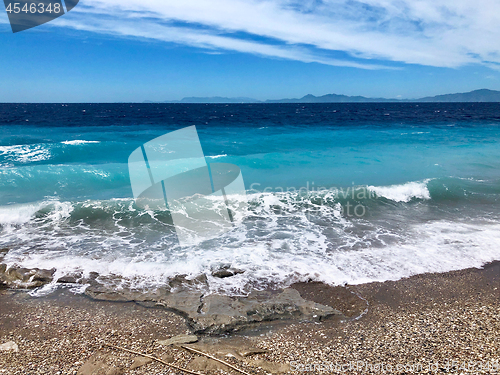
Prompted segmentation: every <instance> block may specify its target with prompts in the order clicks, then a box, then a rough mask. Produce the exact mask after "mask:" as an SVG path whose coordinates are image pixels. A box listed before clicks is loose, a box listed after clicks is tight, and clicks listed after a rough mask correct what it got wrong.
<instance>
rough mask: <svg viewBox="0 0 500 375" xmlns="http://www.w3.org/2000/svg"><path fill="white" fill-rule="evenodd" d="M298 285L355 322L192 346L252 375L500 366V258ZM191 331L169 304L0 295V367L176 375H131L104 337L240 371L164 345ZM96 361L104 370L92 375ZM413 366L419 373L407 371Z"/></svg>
mask: <svg viewBox="0 0 500 375" xmlns="http://www.w3.org/2000/svg"><path fill="white" fill-rule="evenodd" d="M292 288H293V289H295V290H297V291H298V292H299V293H300V295H301V297H302V298H303V299H304V300H307V301H310V302H315V303H318V304H321V305H327V306H331V307H333V308H334V309H338V310H340V311H341V312H342V313H343V315H344V316H345V317H346V318H347V319H343V318H342V319H337V318H338V317H337V318H335V317H334V318H330V319H324V320H321V321H314V320H312V321H311V320H309V321H300V320H295V321H287V320H279V321H278V322H268V323H266V324H263V325H252V326H250V327H249V328H248V329H247V330H243V331H240V332H237V333H234V334H224V335H219V336H208V335H198V339H199V341H198V342H197V343H193V344H191V346H192V347H193V348H198V349H201V350H203V351H205V352H207V353H210V354H212V355H215V356H217V357H219V358H221V359H224V360H228V361H229V362H231V363H232V364H234V365H236V366H238V367H240V368H242V369H244V370H245V371H249V372H254V373H280V372H302V371H306V370H315V371H317V372H330V373H332V372H333V373H360V374H361V373H362V374H365V373H382V370H383V369H384V367H383V366H384V365H385V366H386V367H385V370H386V372H389V373H392V372H394V373H416V372H419V373H437V372H439V371H440V372H444V373H446V372H449V373H454V372H455V373H459V371H458V370H459V368H458V367H457V368H456V369H454V367H453V366H452V365H454V362H453V361H457V363H459V364H462V362H464V361H465V362H467V363H468V362H471V364H473V365H474V366H475V367H474V368H473V370H475V371H474V373H493V372H492V371H491V368H489V370H485V371H479V366H480V365H481V366H482V367H485V366H486V364H492V365H494V363H498V361H499V359H500V339H499V337H498V332H500V262H493V263H490V264H487V265H485V266H484V267H483V268H482V269H467V270H461V271H453V272H448V273H443V274H422V275H416V276H413V277H410V278H407V279H402V280H399V281H387V282H383V283H378V282H376V283H369V284H362V285H356V286H347V287H346V288H344V287H329V286H326V285H324V284H320V283H314V282H312V283H300V284H295V285H294V286H292ZM358 296H359V297H361V298H359V297H358ZM367 307H368V308H367ZM366 308H367V309H366ZM365 309H366V311H365ZM360 312H361V314H360ZM188 333H192V330H191V329H190V327H189V326H188V325H187V324H186V320H185V319H184V317H182V316H180V315H179V314H175V313H174V312H172V311H168V310H166V309H164V308H162V307H161V306H154V307H146V306H142V305H139V304H137V303H133V302H109V301H96V300H92V299H90V298H88V297H85V296H82V295H72V294H70V293H69V292H68V291H65V290H62V291H61V292H58V293H55V294H53V295H48V296H46V297H38V298H32V297H30V296H28V295H27V294H26V292H24V291H14V290H10V289H7V290H1V291H0V344H3V343H6V342H10V341H13V342H15V343H16V344H17V345H18V347H19V351H18V352H12V351H11V352H7V351H2V352H0V373H5V374H27V373H29V374H58V373H60V374H98V373H103V374H105V373H107V374H125V373H127V374H128V373H130V374H160V373H173V371H172V370H170V369H168V368H167V367H166V366H165V365H162V364H160V363H148V364H144V365H143V366H140V367H138V368H136V369H134V370H131V369H130V366H131V365H132V364H133V363H134V357H136V356H135V355H132V354H128V353H125V352H120V351H116V350H113V349H110V348H106V347H103V343H105V342H106V343H110V344H113V345H119V346H122V347H126V348H129V349H133V350H136V351H139V352H143V353H149V354H152V355H156V356H158V357H164V358H167V360H168V361H172V362H173V363H175V364H176V365H179V366H181V367H185V368H188V369H191V370H195V371H200V372H202V373H214V374H215V373H220V371H223V372H224V373H234V371H232V370H229V369H228V368H226V367H225V366H223V365H220V366H219V365H217V364H216V362H214V361H212V360H207V359H204V360H202V359H200V358H202V357H199V356H198V355H195V354H192V353H187V352H186V351H185V350H182V349H179V348H175V347H170V346H163V345H161V344H159V341H160V340H165V339H168V338H170V337H173V336H177V335H180V334H188ZM256 348H258V349H260V351H261V352H262V351H264V352H263V353H259V350H255V349H256ZM252 350H253V352H252ZM245 353H253V354H249V355H248V356H245V355H243V354H245ZM92 363H94V364H95V363H97V365H96V366H101V368H100V370H99V368H98V367H96V368H95V369H94V370H95V371H94V370H89V371H90V372H84V371H86V370H85V369H87V370H88V369H89V368H92V366H90V364H92ZM361 364H363V365H361ZM419 364H420V366H421V368H419V367H418V366H419ZM447 364H448V368H447V367H446V366H447ZM377 365H378V366H379V367H376V366H377ZM410 365H413V366H416V367H414V368H413V370H414V371H410V370H409V369H410V368H409V367H407V368H406V370H405V368H404V367H403V368H401V367H400V368H398V366H410ZM435 365H437V367H438V369H437V370H436V371H434V370H435ZM85 366H87V367H85ZM335 366H337V367H335ZM342 366H344V367H342ZM380 366H382V367H380ZM387 366H391V371H388V367H387ZM450 366H451V367H450ZM489 366H490V365H489ZM82 369H83V370H82ZM101 370H102V371H101ZM416 370H419V371H416ZM420 370H421V371H420ZM476 370H477V371H476ZM92 371H94V372H92ZM99 371H101V372H99ZM405 371H406V372H405ZM176 373H179V372H178V371H176Z"/></svg>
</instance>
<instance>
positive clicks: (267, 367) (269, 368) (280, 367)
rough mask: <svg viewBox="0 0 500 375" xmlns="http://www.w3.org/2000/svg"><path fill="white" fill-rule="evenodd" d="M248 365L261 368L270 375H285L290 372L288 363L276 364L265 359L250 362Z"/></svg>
mask: <svg viewBox="0 0 500 375" xmlns="http://www.w3.org/2000/svg"><path fill="white" fill-rule="evenodd" d="M248 363H250V364H251V365H253V366H257V367H260V368H261V369H263V370H264V371H266V372H267V373H270V374H283V373H285V372H290V365H288V364H286V363H274V362H270V361H266V360H263V359H258V360H252V361H248Z"/></svg>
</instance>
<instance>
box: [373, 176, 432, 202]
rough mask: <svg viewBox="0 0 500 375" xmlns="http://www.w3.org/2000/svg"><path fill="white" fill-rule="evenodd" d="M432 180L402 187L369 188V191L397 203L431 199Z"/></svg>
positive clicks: (409, 183) (411, 183)
mask: <svg viewBox="0 0 500 375" xmlns="http://www.w3.org/2000/svg"><path fill="white" fill-rule="evenodd" d="M429 181H430V180H424V181H422V182H408V183H406V184H402V185H392V186H368V190H369V191H371V192H373V193H375V194H376V195H377V196H378V197H384V198H387V199H390V200H393V201H395V202H409V201H411V200H412V199H414V198H416V199H425V200H428V199H431V194H430V193H429V189H428V188H427V183H428V182H429Z"/></svg>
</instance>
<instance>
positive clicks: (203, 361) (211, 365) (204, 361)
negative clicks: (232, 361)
mask: <svg viewBox="0 0 500 375" xmlns="http://www.w3.org/2000/svg"><path fill="white" fill-rule="evenodd" d="M189 369H193V370H195V371H211V370H224V371H230V368H229V367H227V366H226V365H223V364H222V363H220V362H217V361H214V360H213V359H210V358H206V357H196V358H194V359H193V360H192V361H191V362H189Z"/></svg>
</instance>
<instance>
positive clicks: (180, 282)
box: [168, 273, 208, 292]
mask: <svg viewBox="0 0 500 375" xmlns="http://www.w3.org/2000/svg"><path fill="white" fill-rule="evenodd" d="M168 285H169V286H170V290H171V291H173V292H174V291H183V290H192V289H204V288H206V287H208V279H207V275H205V274H204V273H202V274H201V275H198V276H197V277H195V278H194V279H188V275H176V276H174V277H173V278H172V279H170V280H169V282H168Z"/></svg>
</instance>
